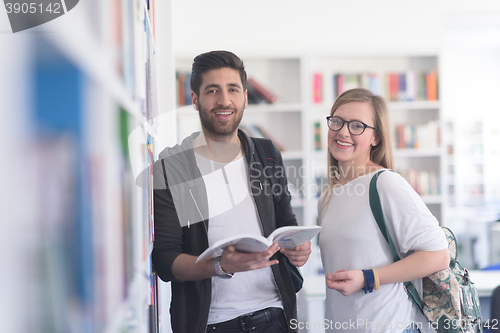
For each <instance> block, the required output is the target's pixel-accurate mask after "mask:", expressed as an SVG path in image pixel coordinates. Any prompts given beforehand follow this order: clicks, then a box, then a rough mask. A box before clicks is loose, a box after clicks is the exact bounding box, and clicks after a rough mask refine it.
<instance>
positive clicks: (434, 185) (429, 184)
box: [398, 169, 441, 196]
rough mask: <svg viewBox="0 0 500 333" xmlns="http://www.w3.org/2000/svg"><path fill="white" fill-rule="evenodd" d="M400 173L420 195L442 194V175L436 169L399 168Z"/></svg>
mask: <svg viewBox="0 0 500 333" xmlns="http://www.w3.org/2000/svg"><path fill="white" fill-rule="evenodd" d="M398 173H399V174H400V175H401V176H402V177H403V178H405V179H406V180H407V181H408V183H409V184H410V186H411V187H413V189H414V190H415V191H416V192H417V193H418V194H419V195H425V196H427V195H432V196H436V195H440V194H441V191H440V189H439V188H440V186H439V183H440V177H439V175H438V173H437V172H436V171H422V170H415V169H409V170H399V171H398Z"/></svg>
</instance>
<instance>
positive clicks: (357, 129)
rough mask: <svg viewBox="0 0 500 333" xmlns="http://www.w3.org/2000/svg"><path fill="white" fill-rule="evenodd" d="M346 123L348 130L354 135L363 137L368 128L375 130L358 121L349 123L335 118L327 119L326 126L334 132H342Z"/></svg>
mask: <svg viewBox="0 0 500 333" xmlns="http://www.w3.org/2000/svg"><path fill="white" fill-rule="evenodd" d="M345 123H347V129H348V130H349V132H350V133H351V134H352V135H361V134H363V132H364V131H365V129H366V128H371V129H375V127H371V126H368V125H367V124H365V123H363V122H361V121H358V120H351V121H347V120H344V119H342V118H339V117H335V116H330V117H326V124H327V125H328V128H330V129H331V130H332V131H340V130H341V129H342V127H344V124H345Z"/></svg>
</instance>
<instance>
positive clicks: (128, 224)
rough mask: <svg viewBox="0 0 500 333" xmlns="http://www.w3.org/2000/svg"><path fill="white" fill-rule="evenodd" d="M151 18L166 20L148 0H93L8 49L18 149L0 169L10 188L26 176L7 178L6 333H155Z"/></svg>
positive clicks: (155, 111)
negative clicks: (8, 195) (151, 257)
mask: <svg viewBox="0 0 500 333" xmlns="http://www.w3.org/2000/svg"><path fill="white" fill-rule="evenodd" d="M155 19H156V20H163V19H169V18H168V17H164V14H162V13H161V12H156V13H155V3H154V1H152V0H149V1H138V0H136V1H126V2H122V1H109V2H108V1H104V2H103V1H96V0H93V1H86V2H81V3H79V4H78V5H77V6H76V7H75V8H74V9H73V10H72V11H71V12H68V13H66V14H65V15H63V16H62V17H60V18H58V19H56V20H54V21H51V22H49V23H47V24H45V25H43V26H40V27H37V28H33V29H32V30H31V31H30V32H31V33H26V34H18V35H13V36H7V37H6V38H2V41H1V43H2V46H1V48H2V49H4V50H10V51H9V52H6V58H5V60H7V62H4V63H3V64H2V65H1V66H2V73H4V74H3V75H2V76H1V77H0V82H1V84H2V87H5V89H4V91H3V93H2V98H1V100H2V109H5V110H11V112H8V113H6V114H5V117H6V118H5V121H6V122H7V123H10V124H11V125H9V127H10V128H11V129H10V130H9V131H5V132H4V133H3V134H2V135H1V137H2V142H4V140H7V141H5V142H8V141H11V140H12V138H14V137H15V138H18V140H17V141H18V145H17V147H15V149H5V150H4V147H2V152H7V156H8V157H9V159H2V162H0V164H1V166H2V171H4V173H3V174H4V175H7V174H10V175H12V176H14V175H16V174H17V175H18V176H16V177H11V176H9V177H7V178H11V179H8V180H7V181H6V183H5V189H6V190H7V191H8V192H10V193H11V203H10V209H3V208H6V207H2V210H1V211H2V212H1V213H0V215H1V219H2V220H3V221H10V222H9V223H11V224H13V225H15V226H16V228H15V229H13V228H5V229H3V228H4V227H2V237H1V239H2V242H1V243H2V251H0V252H10V253H11V255H10V256H6V261H5V262H6V263H7V265H8V266H7V267H9V271H10V272H11V273H10V275H12V276H8V277H5V278H2V279H1V281H0V282H1V283H0V285H2V288H5V286H8V288H6V292H5V293H3V291H4V290H3V289H2V295H5V296H6V297H4V296H3V297H2V301H1V302H2V309H3V310H2V314H1V323H2V330H3V329H6V331H8V332H42V333H45V332H47V333H53V332H109V333H111V332H148V333H150V332H159V330H160V329H159V325H160V318H159V306H158V304H159V301H158V300H159V299H158V280H157V277H156V276H155V273H154V271H153V269H152V265H151V259H150V253H151V250H152V244H153V243H152V242H153V239H154V232H153V216H152V204H153V202H152V200H153V198H152V170H151V165H152V163H151V162H152V161H153V160H154V157H155V154H156V153H157V151H156V147H155V146H156V139H157V137H158V133H157V126H158V124H157V121H156V118H157V117H158V115H159V107H158V102H159V97H158V96H159V95H158V86H157V77H156V72H157V60H158V59H157V57H158V52H157V51H158V48H157V41H156V39H155V34H156V32H155V24H156V22H155ZM162 50H164V49H162ZM167 52H170V50H169V49H168V47H167ZM14 110H15V112H12V111H14ZM134 132H135V133H140V135H130V134H132V133H134ZM4 135H8V136H11V135H12V137H11V138H10V139H7V137H4ZM13 161H19V164H22V166H21V167H18V168H12V166H11V165H12V164H13ZM16 164H17V163H16ZM15 169H17V171H16V172H15V173H13V172H14V171H15ZM143 170H146V172H143V173H142V175H143V176H141V177H144V179H137V177H138V175H139V173H140V172H141V171H143ZM139 182H140V183H141V184H142V186H137V185H136V184H137V183H139ZM2 224H3V223H2ZM16 235H18V236H16ZM2 259H3V258H2ZM2 263H3V261H2ZM7 289H8V290H9V291H7Z"/></svg>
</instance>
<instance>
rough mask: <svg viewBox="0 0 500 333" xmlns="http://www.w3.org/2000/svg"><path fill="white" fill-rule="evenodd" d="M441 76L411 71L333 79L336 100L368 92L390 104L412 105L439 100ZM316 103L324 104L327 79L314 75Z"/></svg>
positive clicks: (314, 98) (344, 75)
mask: <svg viewBox="0 0 500 333" xmlns="http://www.w3.org/2000/svg"><path fill="white" fill-rule="evenodd" d="M437 80H438V75H437V71H436V70H431V71H428V72H424V71H415V70H408V71H406V72H399V73H396V72H390V73H368V72H364V73H355V74H343V73H338V74H335V75H333V78H332V81H333V82H332V83H333V96H334V98H335V99H336V98H337V97H338V96H339V95H340V94H342V93H343V92H344V91H346V90H349V89H354V88H365V89H368V90H370V91H371V92H373V93H374V94H375V95H380V96H382V97H384V98H385V99H386V100H387V101H394V102H397V101H399V102H412V101H436V100H438V82H437ZM312 84H313V87H312V97H313V98H312V99H313V102H314V103H316V104H320V103H323V78H322V74H321V73H314V74H313V80H312Z"/></svg>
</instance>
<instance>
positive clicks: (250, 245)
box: [196, 226, 321, 262]
mask: <svg viewBox="0 0 500 333" xmlns="http://www.w3.org/2000/svg"><path fill="white" fill-rule="evenodd" d="M320 230H321V227H320V226H312V227H297V226H292V227H281V228H278V229H276V230H274V231H273V233H272V234H270V235H269V237H267V238H265V237H264V236H261V235H252V234H240V235H234V236H231V237H227V238H224V239H221V240H220V241H218V242H215V243H214V244H212V246H210V247H209V248H208V249H206V250H205V252H203V253H202V254H201V255H200V256H199V257H198V259H197V260H196V262H198V261H200V260H203V259H206V258H215V257H218V256H220V255H221V254H222V251H224V250H225V249H226V248H227V247H228V246H229V245H233V246H234V247H235V248H236V251H239V252H247V253H251V252H262V251H265V250H267V248H268V247H269V246H271V245H273V244H274V243H278V245H279V247H280V248H285V249H294V248H295V247H297V246H299V245H302V244H304V243H305V242H307V241H308V240H311V239H312V238H313V237H314V236H316V235H317V234H318V233H319V231H320Z"/></svg>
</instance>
